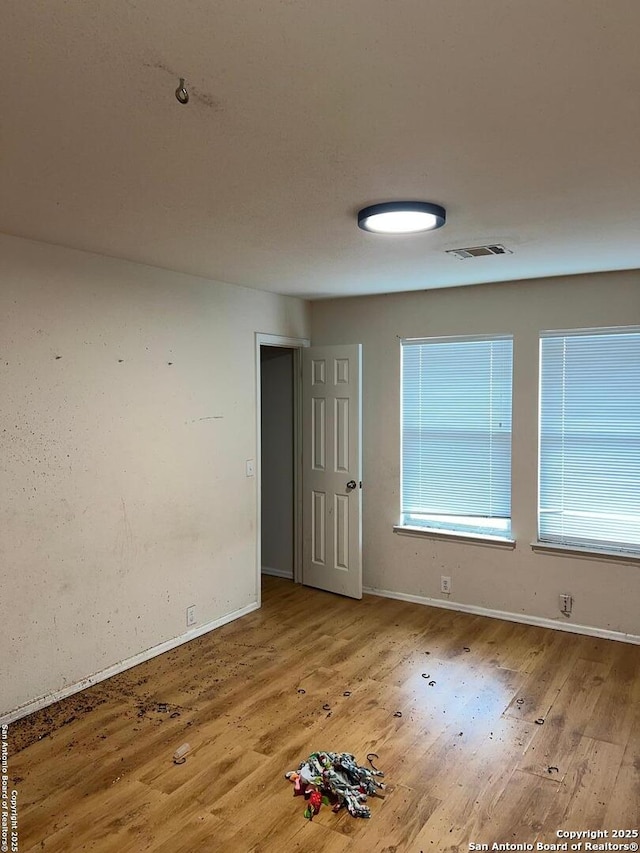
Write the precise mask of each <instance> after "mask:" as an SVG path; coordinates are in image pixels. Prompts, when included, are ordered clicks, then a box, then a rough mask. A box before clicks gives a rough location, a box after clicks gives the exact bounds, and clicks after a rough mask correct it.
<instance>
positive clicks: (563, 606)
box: [558, 592, 573, 617]
mask: <svg viewBox="0 0 640 853" xmlns="http://www.w3.org/2000/svg"><path fill="white" fill-rule="evenodd" d="M558 604H559V606H560V613H562V615H563V616H567V617H568V616H571V611H572V610H573V596H572V595H571V593H569V592H563V593H561V594H560V595H559V596H558Z"/></svg>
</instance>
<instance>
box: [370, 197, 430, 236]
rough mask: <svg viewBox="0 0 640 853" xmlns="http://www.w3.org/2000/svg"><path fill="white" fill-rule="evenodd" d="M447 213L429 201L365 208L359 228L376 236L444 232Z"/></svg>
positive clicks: (392, 203) (390, 203)
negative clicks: (439, 229)
mask: <svg viewBox="0 0 640 853" xmlns="http://www.w3.org/2000/svg"><path fill="white" fill-rule="evenodd" d="M446 218H447V212H446V210H445V209H444V207H440V205H439V204H432V203H431V202H428V201H386V202H383V203H382V204H372V205H371V206H370V207H363V208H362V210H361V211H360V212H359V213H358V226H359V227H360V228H362V229H363V231H371V232H372V233H374V234H418V233H420V232H421V231H434V230H435V229H436V228H441V227H442V226H443V225H444V223H445V221H446Z"/></svg>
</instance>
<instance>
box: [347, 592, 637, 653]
mask: <svg viewBox="0 0 640 853" xmlns="http://www.w3.org/2000/svg"><path fill="white" fill-rule="evenodd" d="M362 591H363V592H366V593H368V594H369V595H378V596H380V597H381V598H394V599H397V600H398V601H409V602H411V603H412V604H424V605H426V606H427V607H442V608H444V609H445V610H459V611H460V612H462V613H473V614H474V615H475V616H490V617H491V618H492V619H505V620H506V621H507V622H520V623H521V624H523V625H536V626H537V627H538V628H553V629H554V630H556V631H568V632H569V633H570V634H585V635H586V636H588V637H600V638H602V639H603V640H618V642H622V643H634V644H635V645H640V635H638V634H624V633H623V632H622V631H608V630H607V629H606V628H593V627H591V625H576V624H575V623H572V622H566V621H563V622H560V621H559V620H556V619H549V618H548V617H546V616H530V615H529V614H527V613H509V612H508V611H506V610H491V609H490V608H488V607H477V606H476V605H475V604H461V603H460V602H457V601H443V600H441V599H439V598H427V597H426V596H423V595H408V594H407V593H404V592H392V591H391V590H388V589H375V588H374V587H363V589H362ZM563 618H564V617H563Z"/></svg>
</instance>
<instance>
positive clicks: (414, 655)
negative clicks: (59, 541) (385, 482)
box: [9, 578, 640, 853]
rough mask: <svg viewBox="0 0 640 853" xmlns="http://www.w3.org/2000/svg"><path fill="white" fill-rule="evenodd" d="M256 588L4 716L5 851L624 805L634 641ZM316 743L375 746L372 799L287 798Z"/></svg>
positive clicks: (371, 851)
mask: <svg viewBox="0 0 640 853" xmlns="http://www.w3.org/2000/svg"><path fill="white" fill-rule="evenodd" d="M263 599H264V603H263V608H262V609H261V610H260V611H257V612H255V613H253V614H251V615H249V616H246V617H244V618H243V619H241V620H238V621H237V622H234V623H231V624H229V625H227V626H225V627H224V628H221V629H219V630H217V631H215V632H213V633H211V634H209V635H206V636H204V637H201V638H199V639H197V640H194V641H192V642H191V643H189V644H188V645H185V646H181V647H180V648H178V649H175V650H173V651H171V652H168V653H166V654H164V655H162V656H160V657H158V658H155V659H154V660H152V661H149V662H147V663H145V664H142V665H140V666H138V667H136V668H135V669H132V670H129V671H128V672H126V673H123V674H121V675H119V676H116V677H114V678H112V679H110V680H109V681H106V682H103V683H101V684H99V685H97V686H96V687H93V688H91V689H89V690H86V691H84V692H83V693H80V694H77V695H76V696H73V697H70V698H69V699H67V700H65V701H63V702H59V703H57V704H56V705H54V706H51V707H50V708H48V709H45V710H44V711H41V712H38V713H37V714H33V715H32V716H31V717H27V718H25V719H24V720H21V721H19V722H17V723H14V724H13V725H11V726H10V727H9V744H10V753H9V754H10V759H9V771H10V781H9V786H10V788H11V787H15V788H16V789H17V790H18V792H19V799H18V809H19V811H18V814H19V821H20V847H19V850H20V853H28V851H42V850H44V851H47V853H58V851H60V853H62V851H64V853H68V851H73V853H75V851H82V850H91V851H99V853H106V851H118V853H138V851H144V850H152V851H157V853H186V851H189V853H194V851H212V853H213V851H215V853H226V851H231V853H248V852H249V851H268V853H279V851H283V853H284V851H287V852H288V851H296V850H300V851H302V850H304V851H307V853H316V851H318V853H323V852H324V851H326V853H342V851H347V850H348V851H350V853H359V852H360V851H367V853H382V851H386V853H392V851H395V853H405V851H406V853H420V852H421V851H422V853H426V851H428V850H432V851H458V850H459V851H463V850H465V851H467V850H469V849H470V847H469V845H470V844H472V843H473V844H482V843H486V844H489V849H491V844H492V843H494V842H498V843H500V842H503V843H504V842H509V843H519V844H533V845H534V847H535V843H536V842H537V841H540V842H544V843H547V844H553V843H556V844H558V843H560V842H562V841H563V840H564V839H562V838H558V837H557V836H556V831H557V830H573V831H580V830H582V831H584V830H607V831H608V832H609V837H608V838H600V839H599V842H600V843H602V842H603V841H612V842H616V841H618V842H619V841H623V842H624V839H616V838H613V837H612V833H613V831H614V830H620V829H630V830H633V829H637V828H638V826H639V825H640V814H639V809H640V805H639V804H640V647H638V646H633V645H626V644H622V643H615V642H613V641H608V640H599V639H594V638H589V637H583V636H578V635H575V634H567V633H563V632H560V631H551V630H547V629H544V628H535V627H529V626H524V625H516V624H513V623H510V622H502V621H498V620H492V619H488V618H485V617H477V616H470V615H467V614H462V613H455V612H453V611H447V610H438V609H433V608H427V607H422V606H419V605H413V604H408V603H405V602H399V601H390V600H387V599H382V598H375V597H373V596H365V598H364V599H363V600H362V602H355V601H351V600H348V599H344V598H340V597H338V596H332V595H330V594H327V593H323V592H319V591H316V590H312V589H308V588H305V587H300V586H295V585H294V584H293V583H291V582H288V581H284V580H279V579H275V578H265V579H264V592H263ZM300 689H303V690H304V691H305V692H304V693H300V692H298V691H299V690H300ZM345 692H350V694H351V695H349V696H345V695H344V693H345ZM325 704H328V705H329V706H330V711H327V710H323V705H325ZM396 712H401V714H402V716H395V714H396ZM537 720H543V721H544V722H543V724H538V723H537V722H536V721H537ZM185 741H186V742H188V743H189V744H190V745H191V752H190V754H189V755H188V757H187V760H186V762H185V763H184V764H182V765H175V764H173V762H172V756H173V753H174V751H175V750H176V749H177V748H178V747H179V746H180V745H181V744H182V743H184V742H185ZM316 750H333V751H338V752H353V753H354V754H355V755H356V758H357V759H358V761H359V762H360V763H365V756H366V754H367V753H369V752H376V753H377V754H378V755H379V760H378V762H376V763H377V764H378V765H379V766H380V767H381V769H383V770H384V771H385V775H386V781H387V783H388V786H389V788H388V793H387V796H386V798H385V799H384V800H382V799H377V798H376V799H372V800H370V803H369V804H370V806H371V810H372V813H373V816H372V818H371V819H370V820H362V819H355V818H352V817H351V816H350V815H349V814H348V813H346V812H341V813H339V814H334V813H332V812H331V810H330V809H329V808H327V807H323V808H322V809H321V811H320V814H319V815H318V816H317V817H316V818H315V819H314V820H313V822H312V823H310V822H309V821H307V820H305V819H304V817H303V811H304V801H303V800H302V799H301V798H296V799H294V798H293V788H292V786H291V785H290V783H289V782H287V781H286V780H285V779H284V773H285V772H286V771H287V770H292V769H295V768H297V766H298V764H299V763H300V762H301V761H302V760H303V759H305V758H306V756H307V755H308V754H309V753H310V752H313V751H316ZM629 840H630V839H627V840H626V841H627V843H628V841H629ZM631 840H633V839H631ZM635 840H636V841H637V840H638V839H635ZM570 849H571V846H570V845H569V850H570ZM582 849H583V850H584V849H586V848H585V847H584V844H583V846H582Z"/></svg>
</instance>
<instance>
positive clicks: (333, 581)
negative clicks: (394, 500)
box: [302, 344, 362, 598]
mask: <svg viewBox="0 0 640 853" xmlns="http://www.w3.org/2000/svg"><path fill="white" fill-rule="evenodd" d="M302 367H303V379H302V401H303V416H302V428H303V464H302V468H303V486H302V490H303V548H302V580H303V583H305V584H307V585H308V586H314V587H317V588H319V589H326V590H328V591H329V592H336V593H340V594H341V595H348V596H350V597H352V598H362V483H361V478H362V470H361V469H362V456H361V454H362V451H361V385H362V381H361V345H360V344H350V345H344V346H332V347H310V348H308V349H304V350H303V352H302Z"/></svg>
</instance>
